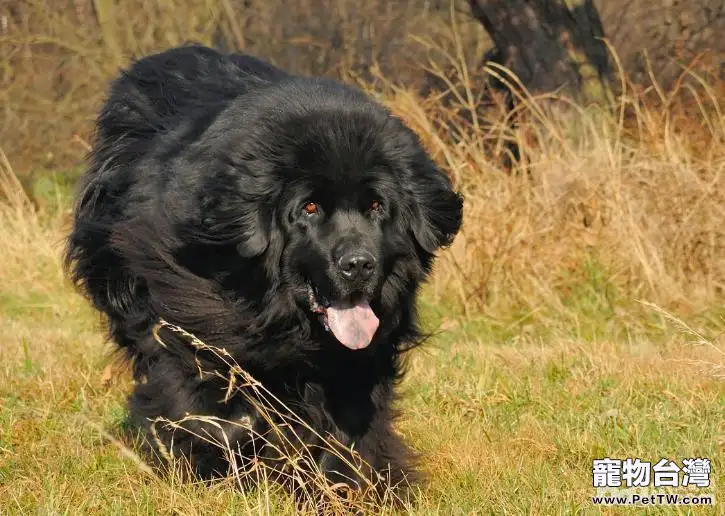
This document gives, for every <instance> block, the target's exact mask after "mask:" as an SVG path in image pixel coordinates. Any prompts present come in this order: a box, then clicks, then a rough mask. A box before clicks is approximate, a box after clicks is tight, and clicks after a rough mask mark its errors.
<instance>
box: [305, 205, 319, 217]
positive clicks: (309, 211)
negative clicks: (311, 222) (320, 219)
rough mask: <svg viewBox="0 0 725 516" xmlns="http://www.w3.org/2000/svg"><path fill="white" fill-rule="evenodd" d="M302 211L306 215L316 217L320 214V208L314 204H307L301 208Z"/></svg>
mask: <svg viewBox="0 0 725 516" xmlns="http://www.w3.org/2000/svg"><path fill="white" fill-rule="evenodd" d="M302 210H303V211H304V212H305V214H306V215H317V214H318V213H320V207H319V205H318V204H317V203H315V202H308V203H306V204H305V205H304V206H303V207H302Z"/></svg>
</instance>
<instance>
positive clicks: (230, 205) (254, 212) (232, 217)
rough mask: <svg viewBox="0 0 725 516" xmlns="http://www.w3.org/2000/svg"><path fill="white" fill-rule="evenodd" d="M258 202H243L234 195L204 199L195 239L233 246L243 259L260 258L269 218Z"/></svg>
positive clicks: (269, 215)
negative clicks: (199, 228) (199, 225)
mask: <svg viewBox="0 0 725 516" xmlns="http://www.w3.org/2000/svg"><path fill="white" fill-rule="evenodd" d="M266 211H267V210H266V209H265V208H264V207H263V206H260V203H259V202H255V201H252V200H249V199H243V198H240V197H239V196H238V194H237V193H236V192H233V193H229V195H220V193H219V191H217V192H216V195H215V196H206V198H205V199H204V201H203V202H202V219H201V230H200V231H198V232H195V234H194V238H195V240H197V241H200V242H206V243H212V244H214V243H215V244H221V243H235V244H236V248H237V252H238V253H239V254H240V256H242V257H244V258H254V257H256V256H259V255H261V254H262V253H264V252H265V251H266V250H267V247H268V246H269V235H270V231H271V227H270V224H271V223H270V220H271V218H272V215H271V214H270V213H267V212H266Z"/></svg>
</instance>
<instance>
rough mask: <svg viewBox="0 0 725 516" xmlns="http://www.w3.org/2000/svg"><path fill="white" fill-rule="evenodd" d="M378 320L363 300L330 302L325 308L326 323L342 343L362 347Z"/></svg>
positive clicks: (350, 346) (370, 335)
mask: <svg viewBox="0 0 725 516" xmlns="http://www.w3.org/2000/svg"><path fill="white" fill-rule="evenodd" d="M379 324H380V321H379V320H378V318H377V317H376V316H375V313H374V312H373V310H372V308H370V305H369V304H368V303H366V302H365V301H360V302H359V303H357V304H354V305H349V304H345V305H342V304H332V305H331V306H330V307H329V308H328V309H327V325H328V326H329V327H330V330H332V333H333V334H334V335H335V337H337V340H339V341H340V342H341V343H342V344H344V345H345V346H347V347H348V348H350V349H362V348H364V347H367V346H368V344H370V341H372V340H373V335H375V332H376V331H377V329H378V325H379Z"/></svg>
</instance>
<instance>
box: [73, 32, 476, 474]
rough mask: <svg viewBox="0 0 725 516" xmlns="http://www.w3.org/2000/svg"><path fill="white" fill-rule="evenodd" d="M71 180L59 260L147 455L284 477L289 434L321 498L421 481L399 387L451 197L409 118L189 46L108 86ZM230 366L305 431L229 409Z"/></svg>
mask: <svg viewBox="0 0 725 516" xmlns="http://www.w3.org/2000/svg"><path fill="white" fill-rule="evenodd" d="M80 186H81V188H80V192H79V197H78V199H77V205H76V208H75V212H74V220H73V229H72V233H71V235H70V237H69V243H68V244H69V245H68V251H67V256H66V259H67V264H68V267H69V268H70V272H71V275H72V277H73V279H74V280H75V281H76V282H77V283H78V284H79V285H80V287H81V288H82V290H83V292H84V293H85V294H86V295H87V296H88V297H89V298H90V300H91V301H92V302H93V304H94V306H95V307H96V308H97V309H98V310H99V311H100V312H102V313H103V314H105V316H106V318H107V321H108V325H109V330H110V335H111V338H112V339H113V340H114V341H115V342H116V343H117V344H118V346H119V347H120V349H123V350H125V351H126V354H127V356H128V357H129V358H130V359H131V363H132V364H133V372H134V377H135V379H136V380H137V382H136V386H135V389H134V391H133V394H132V396H131V398H130V412H131V418H132V420H133V421H135V422H136V423H137V424H138V425H139V427H140V428H141V429H145V431H146V432H147V434H146V435H147V436H148V441H149V442H150V443H152V445H153V447H154V449H155V450H156V452H157V454H158V453H159V450H161V449H162V448H163V449H165V450H166V451H165V453H172V454H175V455H174V456H177V457H183V458H185V459H186V460H187V461H188V463H189V464H190V465H191V467H192V471H193V472H194V473H195V474H196V475H199V476H200V477H203V478H213V477H215V476H218V475H226V474H228V473H229V468H230V463H231V462H234V461H237V462H238V464H237V467H238V468H242V467H248V466H250V465H253V464H258V463H260V462H261V463H267V464H269V465H270V466H271V468H272V471H275V469H274V468H277V470H280V471H281V470H282V469H283V467H282V466H281V464H280V463H279V457H278V455H279V454H280V449H281V448H282V446H281V443H282V442H283V441H286V443H287V444H289V443H290V442H293V440H292V438H291V437H290V436H292V435H294V436H295V439H296V441H294V442H297V444H298V445H299V446H300V447H302V446H304V447H305V449H306V450H307V453H308V455H311V457H312V459H311V460H310V462H309V465H310V467H314V468H317V470H318V471H319V472H322V473H323V474H324V477H326V478H327V479H329V481H330V482H332V483H339V482H345V483H347V484H348V485H350V486H353V487H354V484H355V483H356V482H357V483H358V484H359V485H362V480H361V477H360V475H361V474H363V472H365V471H367V472H368V473H369V474H370V475H374V477H375V478H377V479H380V478H383V479H384V480H385V484H393V485H397V484H401V483H402V484H404V483H406V482H405V481H406V480H410V478H411V476H414V475H413V470H414V468H413V465H412V457H411V453H410V452H409V450H408V448H407V447H406V446H405V445H404V444H403V442H402V441H401V440H400V438H399V437H398V436H397V435H396V434H395V433H394V431H393V429H392V427H391V423H392V420H393V416H394V413H393V410H392V408H391V403H392V401H393V398H394V392H393V388H394V385H395V382H396V380H397V379H399V377H400V375H401V366H402V364H401V354H402V353H403V352H404V351H405V350H406V349H407V348H409V347H410V345H412V344H415V343H416V342H418V341H419V340H420V338H421V336H420V334H419V331H418V328H417V325H416V312H415V299H416V292H417V290H418V288H419V286H420V284H421V282H422V281H424V280H425V278H426V275H427V274H428V273H429V271H430V269H431V265H432V262H433V259H434V254H435V252H436V251H437V250H438V249H439V248H441V247H442V246H445V245H448V244H450V243H451V241H452V239H453V238H454V236H455V235H456V233H457V232H458V230H459V226H460V224H461V216H462V205H463V201H462V198H461V196H460V195H458V194H457V193H456V192H455V191H454V190H453V189H452V187H451V183H450V181H449V180H448V178H447V177H446V175H444V174H443V173H442V172H441V171H440V170H439V169H438V168H436V166H435V165H434V163H433V162H432V161H431V159H430V158H429V156H428V155H427V154H426V152H425V151H424V150H423V148H422V147H421V144H420V142H419V140H418V138H417V137H416V136H415V135H414V133H413V132H412V131H411V130H410V129H409V128H407V127H406V126H405V125H404V124H403V122H401V121H400V120H399V119H397V118H395V117H393V116H391V114H390V113H389V112H388V111H387V110H386V109H384V108H383V107H382V106H380V105H379V104H378V103H376V102H374V101H373V100H372V99H370V98H369V97H367V96H366V95H365V94H363V93H362V92H360V91H358V90H356V89H354V88H352V87H348V86H346V85H343V84H341V83H339V82H335V81H332V80H328V79H321V78H308V77H299V76H293V75H289V74H287V73H285V72H283V71H281V70H279V69H277V68H275V67H273V66H271V65H269V64H266V63H265V62H263V61H260V60H258V59H256V58H253V57H250V56H246V55H239V54H233V55H225V54H221V53H219V52H217V51H215V50H212V49H208V48H204V47H200V46H185V47H182V48H176V49H172V50H169V51H166V52H163V53H160V54H156V55H152V56H149V57H145V58H143V59H140V60H138V61H136V62H135V63H134V64H133V65H132V66H131V67H130V69H128V70H126V71H124V72H123V73H122V74H121V76H120V77H119V78H118V79H117V80H116V81H115V82H114V83H113V84H112V87H111V89H110V95H109V98H108V99H107V102H106V103H105V105H104V107H103V109H102V111H101V113H100V116H99V119H98V121H97V131H96V137H95V140H94V147H93V152H92V153H91V157H90V166H89V169H88V171H87V172H86V174H85V176H84V178H83V179H82V184H81V185H80ZM160 322H162V323H165V324H161V326H159V323H160ZM171 325H173V327H176V328H181V329H183V330H184V331H186V332H188V333H189V334H191V335H193V336H195V337H196V338H198V340H199V341H201V342H203V343H204V344H205V345H206V346H208V348H207V349H203V348H202V349H200V348H199V346H198V341H197V345H194V339H193V338H192V337H191V336H190V335H183V334H180V333H179V332H178V331H176V332H173V331H169V327H170V326H171ZM214 349H216V350H217V351H216V352H212V351H210V350H214ZM219 350H223V351H219ZM232 363H234V364H237V365H238V366H240V368H241V369H242V370H244V371H245V372H246V373H248V374H249V375H251V376H252V377H253V378H254V379H256V380H257V381H259V382H260V383H261V385H262V386H263V387H264V388H265V389H266V390H267V391H268V392H269V393H271V394H272V395H273V398H274V399H275V400H276V403H279V404H280V405H284V406H285V407H287V408H290V409H291V410H293V411H295V412H296V413H297V414H298V415H299V416H300V418H301V420H303V421H304V424H302V423H299V424H292V423H286V424H283V425H281V426H280V428H281V430H280V428H277V431H276V433H275V432H272V431H270V429H271V428H272V427H275V426H276V424H277V423H278V421H275V420H274V417H272V418H270V417H269V415H268V414H267V415H265V416H263V415H261V414H260V410H259V407H258V406H257V405H256V404H255V403H253V402H252V401H250V399H249V397H245V396H242V395H239V394H238V392H239V391H241V390H243V388H244V386H243V385H242V384H243V383H244V382H242V381H241V380H239V381H237V383H236V387H235V389H236V391H235V392H237V395H234V394H231V395H230V386H231V383H234V380H233V379H232V380H230V378H231V377H232V376H234V375H235V374H238V373H239V372H240V371H239V368H237V369H236V370H234V369H235V367H233V366H231V364H232ZM230 382H231V383H230ZM189 414H192V415H201V416H206V417H208V418H214V419H213V420H212V422H211V423H210V422H209V421H208V420H207V421H205V420H199V419H193V418H188V417H187V416H188V415H189ZM158 418H165V419H167V420H170V421H182V420H183V422H182V423H180V424H179V425H177V426H175V427H174V426H169V425H166V426H164V425H161V426H160V427H157V426H153V428H152V423H151V422H152V421H154V420H157V419H158ZM184 418H186V419H184ZM241 420H244V421H247V423H248V424H247V425H239V424H233V422H235V421H236V422H238V421H241ZM212 423H213V424H212ZM180 429H183V430H184V431H180ZM222 432H224V433H225V434H226V439H227V440H226V441H225V440H223V438H222V436H221V433H222ZM275 436H276V437H275ZM330 436H331V437H332V438H334V440H336V441H337V442H339V443H341V444H342V445H344V446H347V447H350V448H352V449H353V450H354V451H355V452H356V453H357V454H359V455H356V456H357V457H358V458H362V459H363V460H364V461H365V463H366V464H367V467H357V466H354V460H353V459H352V458H351V459H350V460H348V458H347V456H346V455H345V453H340V452H333V451H331V450H330V449H327V448H326V447H325V446H322V441H321V439H322V438H323V437H330ZM215 441H216V442H215ZM217 442H226V443H228V444H229V446H227V449H226V450H225V449H224V448H223V447H220V446H218V445H217ZM230 451H231V452H232V455H230V453H229V452H230ZM351 457H352V455H351ZM239 464H241V466H239ZM358 481H360V482H358Z"/></svg>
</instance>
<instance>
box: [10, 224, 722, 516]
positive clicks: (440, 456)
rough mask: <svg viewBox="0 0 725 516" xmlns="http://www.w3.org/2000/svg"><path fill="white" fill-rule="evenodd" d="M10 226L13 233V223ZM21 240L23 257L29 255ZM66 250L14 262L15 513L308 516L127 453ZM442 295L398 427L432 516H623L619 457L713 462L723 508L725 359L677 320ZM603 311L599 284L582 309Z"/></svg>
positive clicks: (104, 355) (428, 298) (116, 388)
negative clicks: (524, 311) (598, 495)
mask: <svg viewBox="0 0 725 516" xmlns="http://www.w3.org/2000/svg"><path fill="white" fill-rule="evenodd" d="M16 222H17V221H16ZM31 223H32V221H26V222H24V224H25V225H26V226H29V225H30V224H31ZM5 225H6V227H5V228H3V229H4V231H3V233H4V234H7V231H9V230H11V229H13V228H11V227H9V226H8V219H6V220H5ZM41 226H42V227H34V228H33V227H26V231H31V230H32V231H34V232H35V236H34V238H29V239H28V240H27V244H26V245H30V244H33V245H36V246H37V245H39V244H38V242H39V241H41V240H46V241H48V240H49V241H51V242H52V241H54V240H57V239H54V238H53V236H56V237H57V236H60V234H61V233H60V230H61V228H62V226H58V225H56V226H53V225H52V224H50V225H49V224H45V225H41ZM14 231H16V232H22V231H19V229H18V228H17V227H15V228H14ZM20 245H21V243H17V245H16V246H15V247H13V249H14V250H15V251H16V253H15V254H14V255H13V253H9V254H10V255H11V256H15V257H16V258H20V257H21V256H22V254H21V253H20V250H21V247H20ZM52 248H53V247H52V246H48V247H45V246H44V244H43V247H42V249H45V250H46V251H45V252H40V251H38V249H34V250H33V249H27V250H26V253H24V254H25V256H26V259H25V261H24V262H22V263H19V261H20V260H19V259H16V260H14V261H13V262H12V263H11V262H9V261H6V262H5V263H7V267H6V268H5V272H4V273H3V282H2V283H1V285H2V286H0V313H1V314H2V315H1V316H0V317H1V318H0V342H2V346H1V347H0V364H1V365H0V507H3V510H2V511H3V512H7V513H11V514H22V513H37V512H40V513H52V514H57V513H63V514H65V513H70V514H76V513H94V514H96V513H97V514H138V513H141V514H156V513H183V514H187V513H188V514H232V513H240V512H241V513H255V514H256V513H266V514H279V513H290V512H292V506H291V504H290V501H289V500H288V499H287V498H285V497H284V496H281V495H280V494H278V493H276V492H275V491H274V489H271V488H264V489H260V490H259V491H258V492H254V493H247V494H243V493H240V492H237V491H236V490H235V489H233V488H232V486H231V485H229V484H222V485H216V486H212V487H204V486H200V485H192V484H183V485H182V484H179V483H178V482H175V481H173V480H170V479H164V478H159V477H153V476H149V475H148V474H147V473H146V471H145V469H144V468H143V467H142V466H141V465H140V464H139V461H138V458H137V457H136V456H134V455H133V450H132V449H128V448H124V447H121V446H119V445H118V444H117V442H115V441H114V436H117V435H119V434H120V431H121V429H122V426H123V424H124V419H125V415H126V409H125V405H124V399H125V396H126V394H127V393H128V391H129V388H130V383H129V379H128V377H127V375H126V374H123V373H121V374H120V375H119V376H118V377H117V378H116V379H115V380H114V381H111V382H108V378H105V377H104V368H105V367H106V366H107V365H108V364H109V363H110V355H109V350H110V347H109V346H108V345H106V343H104V341H103V335H102V332H101V331H100V325H99V323H98V318H97V316H96V315H95V314H93V313H92V311H91V310H90V309H89V308H88V306H87V305H86V303H85V301H84V300H82V299H80V298H79V297H78V296H77V295H76V294H75V293H74V292H73V291H72V289H71V288H70V287H69V286H68V285H67V284H66V283H65V282H64V281H63V280H62V278H61V277H60V276H59V274H58V272H59V271H58V270H56V271H55V274H53V273H51V272H52V271H53V269H54V267H57V261H56V260H54V259H53V257H52V252H51V251H50V250H51V249H52ZM31 250H32V251H34V252H33V253H31V252H30V251H31ZM6 258H7V259H9V258H10V256H6ZM28 281H30V282H28ZM432 299H433V296H432V294H430V292H426V293H425V294H424V298H423V300H422V302H421V307H422V313H423V316H424V319H425V321H426V325H427V326H428V327H429V328H438V329H439V332H438V333H437V335H436V337H435V338H433V339H432V340H431V341H430V342H429V343H428V345H427V346H426V347H425V348H421V349H419V350H417V351H415V352H414V354H413V355H412V357H411V361H410V371H409V376H408V378H407V380H406V381H405V382H404V384H403V385H402V388H401V394H402V398H401V408H403V414H404V416H403V418H402V419H401V421H400V425H399V428H400V431H401V432H402V433H403V434H404V435H405V436H406V438H407V439H408V440H409V441H410V442H411V443H412V444H413V445H414V447H415V448H416V449H418V450H419V451H420V452H422V453H423V456H424V457H425V458H424V469H425V471H426V472H427V473H428V475H429V482H428V483H427V484H426V485H425V486H424V487H423V488H422V491H421V499H420V502H419V505H418V507H417V508H416V509H415V512H416V513H417V514H551V513H578V512H583V513H595V514H596V513H600V512H602V513H610V512H618V509H612V508H610V509H602V508H598V507H594V506H592V505H591V496H592V495H593V494H594V489H593V488H592V485H591V482H592V479H591V468H592V459H595V458H603V457H604V456H608V457H614V458H621V459H624V458H627V457H633V458H634V457H639V458H641V459H643V460H650V461H654V462H656V461H657V460H659V458H661V457H667V458H671V459H673V460H675V461H680V460H681V459H683V458H686V457H690V456H696V457H709V458H711V459H713V461H714V464H713V468H714V473H713V475H712V479H713V487H712V488H711V489H709V490H708V492H716V494H717V495H718V497H719V498H721V499H722V500H725V490H723V487H722V486H723V485H725V477H724V476H723V474H722V468H723V466H724V465H725V464H723V462H722V460H721V457H722V455H723V454H722V452H723V446H724V445H725V418H724V417H723V414H725V382H723V380H722V378H718V377H717V375H716V374H712V373H714V372H716V369H715V368H716V366H718V365H721V364H722V362H723V357H722V355H721V352H719V351H718V350H717V349H716V348H713V347H709V346H704V345H693V344H688V343H687V338H686V336H683V335H682V334H681V333H678V332H676V331H674V329H673V328H672V327H671V325H670V326H667V325H665V324H664V323H662V322H660V324H659V325H657V326H656V328H657V329H656V330H653V331H652V332H651V333H650V334H647V332H645V331H643V330H641V329H639V330H638V331H637V332H636V334H634V336H631V338H628V339H626V338H621V336H622V335H625V334H626V333H625V332H623V331H622V328H621V327H622V326H623V325H625V322H626V320H620V321H618V322H617V323H616V325H615V326H616V327H614V326H612V325H611V324H609V326H608V325H607V324H608V321H609V320H611V318H610V317H608V316H607V317H599V318H597V317H593V316H592V314H593V313H599V314H600V315H601V313H602V312H601V311H597V310H593V311H592V312H591V313H590V314H589V315H587V310H584V309H581V310H579V312H580V318H581V320H586V325H588V326H590V327H592V328H598V330H597V331H593V332H587V333H586V334H578V333H577V332H576V331H575V328H573V327H571V326H567V322H566V320H565V319H562V320H559V321H558V322H557V321H555V320H553V319H542V318H538V319H537V318H536V317H531V318H528V319H526V318H522V317H519V316H518V315H514V316H512V318H511V320H510V321H508V323H507V324H504V322H503V321H490V320H486V319H485V318H484V317H482V316H479V317H478V318H473V319H464V318H463V317H461V316H457V315H456V313H455V312H454V311H452V310H449V309H447V308H446V306H445V305H441V304H439V303H436V302H433V300H432ZM590 303H591V291H590V290H587V289H583V291H582V293H580V294H579V298H578V301H577V303H575V305H576V306H577V307H579V306H580V305H581V306H587V305H588V304H590ZM623 321H625V322H623ZM545 324H546V325H548V327H544V326H545ZM441 327H442V328H444V329H442V330H440V328H441ZM668 328H669V329H668ZM608 333H609V334H611V335H614V336H615V338H608V337H607V334H608ZM637 510H639V511H642V510H644V509H642V508H639V509H637ZM690 510H692V509H690ZM697 511H700V512H703V513H715V512H714V510H712V509H695V512H697ZM629 512H631V511H629ZM650 512H652V513H670V512H681V513H682V514H686V513H688V510H687V508H680V509H675V508H673V507H669V508H663V507H660V508H654V509H650Z"/></svg>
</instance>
